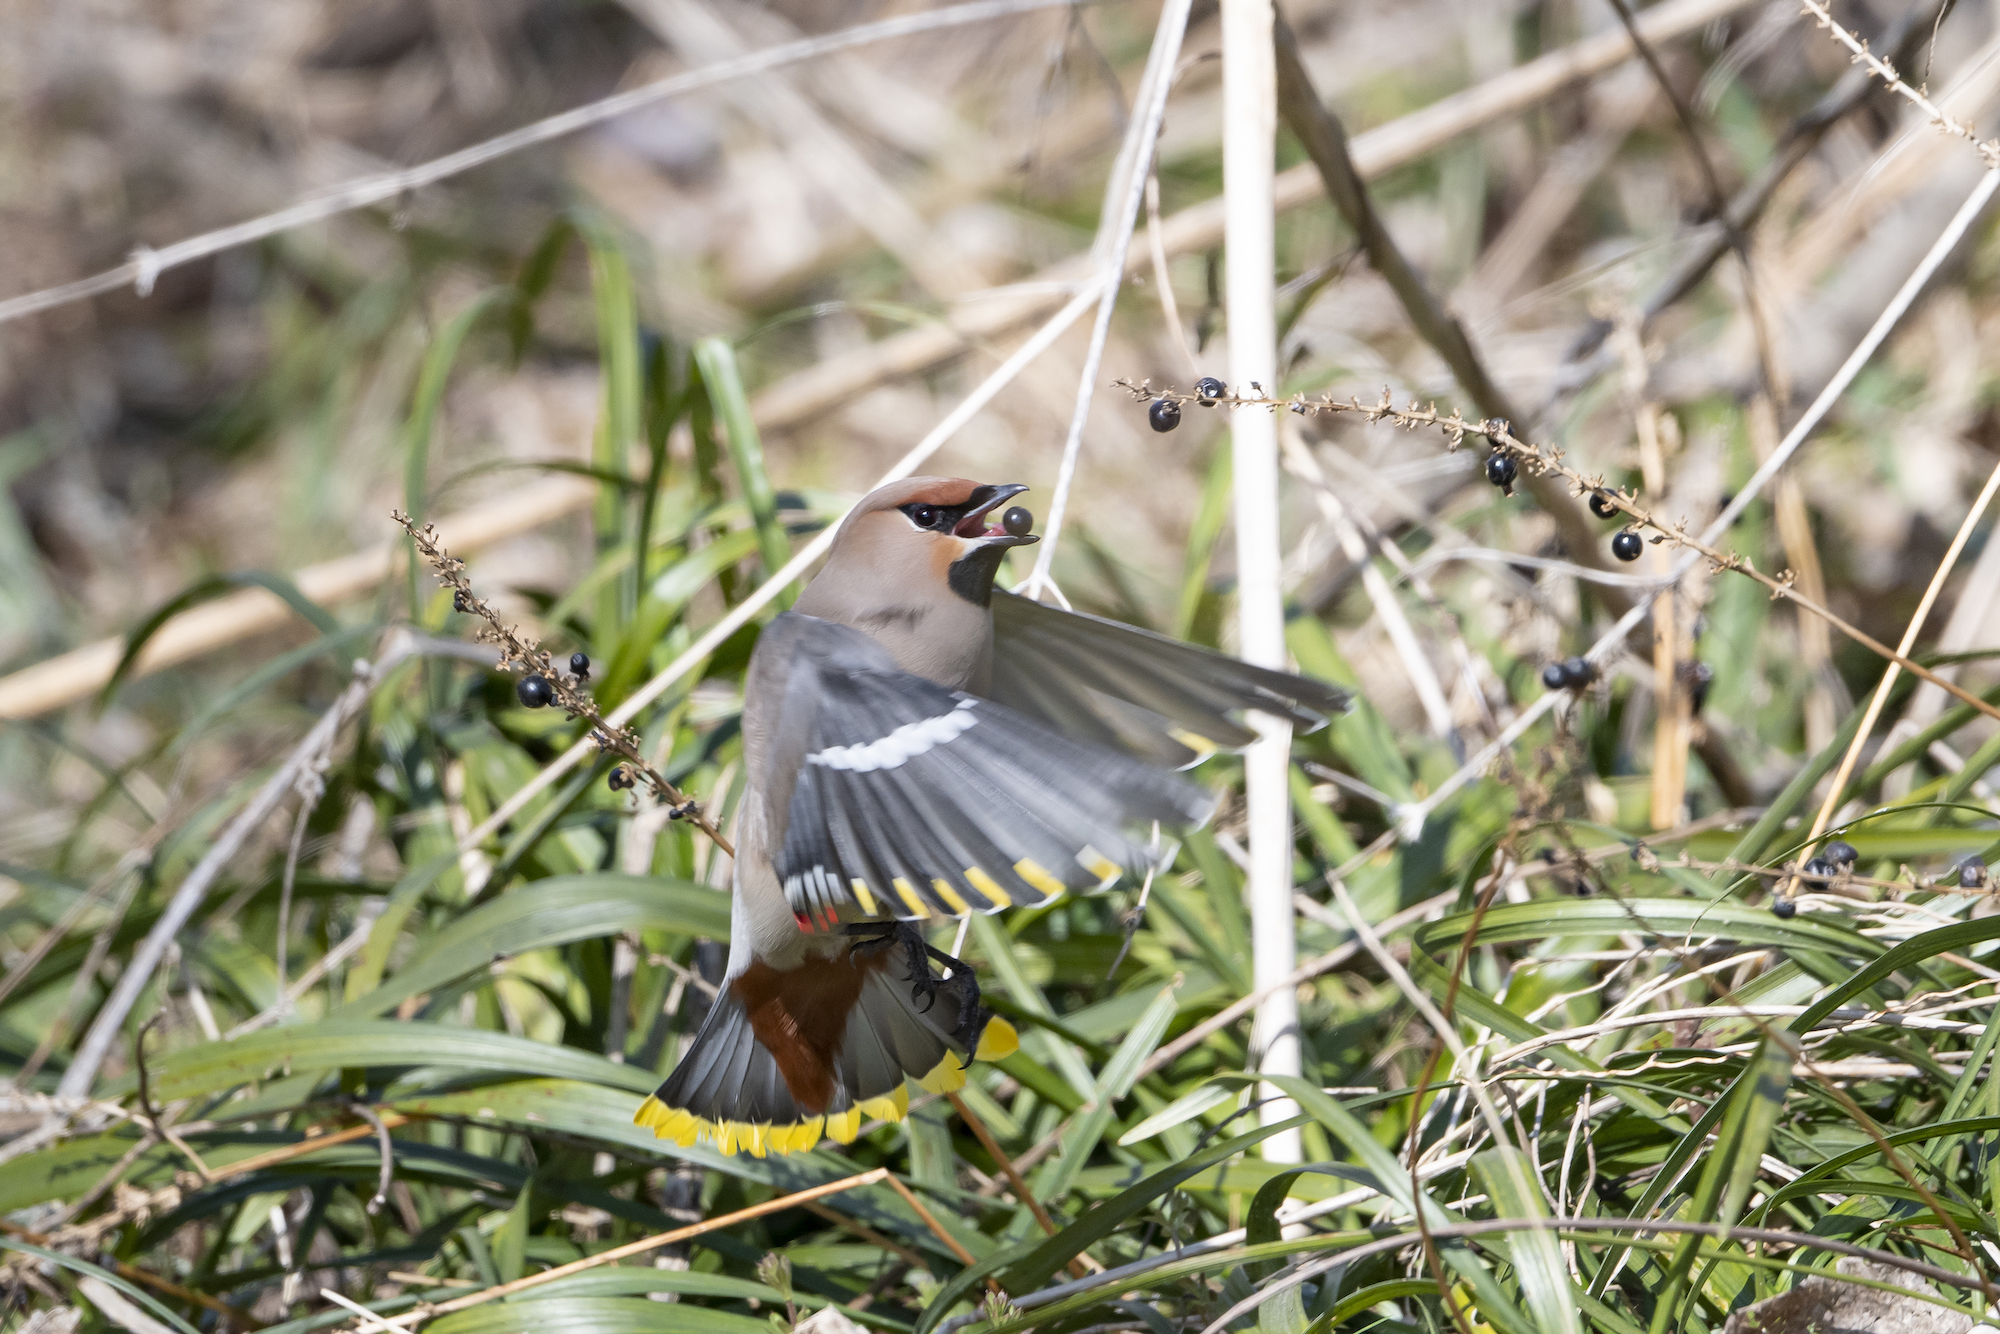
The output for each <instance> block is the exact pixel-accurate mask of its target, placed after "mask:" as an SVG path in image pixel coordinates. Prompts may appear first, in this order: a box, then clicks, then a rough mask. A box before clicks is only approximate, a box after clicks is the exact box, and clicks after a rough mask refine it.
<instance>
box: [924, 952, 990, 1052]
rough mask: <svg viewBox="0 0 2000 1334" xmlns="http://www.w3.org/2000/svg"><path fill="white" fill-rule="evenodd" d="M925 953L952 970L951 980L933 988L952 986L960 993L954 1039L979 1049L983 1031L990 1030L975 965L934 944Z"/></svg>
mask: <svg viewBox="0 0 2000 1334" xmlns="http://www.w3.org/2000/svg"><path fill="white" fill-rule="evenodd" d="M924 953H925V954H927V955H929V956H930V957H931V958H933V959H936V960H937V961H938V962H939V963H941V964H943V965H944V966H945V967H947V968H949V969H951V976H950V977H949V978H947V979H945V981H944V982H943V983H937V982H933V983H932V984H931V985H932V986H933V987H936V986H939V985H944V986H949V987H950V988H951V989H952V990H953V991H955V992H957V993H958V1028H957V1030H956V1031H955V1032H954V1033H953V1035H952V1036H954V1037H956V1038H958V1039H959V1040H960V1041H962V1042H963V1043H965V1045H966V1046H968V1047H970V1046H974V1045H976V1044H977V1041H978V1038H979V1030H980V1029H982V1028H984V1027H985V1026H986V1017H987V1016H986V1008H985V1007H984V1006H982V1005H981V1004H980V1003H979V979H978V978H977V977H976V976H974V975H973V972H972V965H971V964H969V963H967V962H965V960H963V959H954V958H953V957H952V956H951V955H949V954H946V953H945V952H944V951H943V950H941V949H938V948H936V947H935V946H933V945H930V944H926V945H925V946H924ZM924 975H925V976H926V977H928V976H929V975H930V969H929V968H925V969H924Z"/></svg>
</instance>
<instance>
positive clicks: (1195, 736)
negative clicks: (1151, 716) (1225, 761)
mask: <svg viewBox="0 0 2000 1334" xmlns="http://www.w3.org/2000/svg"><path fill="white" fill-rule="evenodd" d="M1167 735H1168V736H1170V737H1172V738H1173V739H1174V740H1176V741H1178V742H1180V743H1181V744H1182V745H1183V746H1186V747H1187V748H1188V749H1189V750H1191V751H1193V752H1194V758H1193V759H1191V760H1189V761H1188V762H1187V764H1186V765H1185V766H1183V767H1185V768H1193V767H1194V766H1195V765H1197V764H1200V763H1201V762H1202V761H1203V760H1205V759H1207V758H1208V757H1209V756H1211V755H1213V754H1215V752H1216V751H1218V750H1220V749H1221V747H1220V746H1218V745H1216V744H1215V743H1214V742H1213V741H1210V740H1209V739H1208V738H1207V737H1205V736H1202V735H1200V734H1199V733H1197V732H1190V731H1188V730H1187V729H1186V728H1184V727H1172V728H1168V729H1167Z"/></svg>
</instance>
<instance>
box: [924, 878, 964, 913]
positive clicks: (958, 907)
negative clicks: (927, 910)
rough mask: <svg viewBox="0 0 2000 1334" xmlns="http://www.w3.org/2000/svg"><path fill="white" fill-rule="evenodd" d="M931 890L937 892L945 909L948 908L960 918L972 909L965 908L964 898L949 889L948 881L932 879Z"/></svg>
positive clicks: (949, 883)
mask: <svg viewBox="0 0 2000 1334" xmlns="http://www.w3.org/2000/svg"><path fill="white" fill-rule="evenodd" d="M931 888H932V889H934V890H936V891H937V896H938V897H939V898H941V899H943V900H944V902H945V906H946V907H947V908H950V909H951V910H952V911H953V912H954V913H957V914H958V915H959V916H960V917H963V916H965V915H966V914H967V913H969V912H971V911H972V909H971V908H970V907H969V906H967V904H966V902H965V896H964V895H962V894H960V893H959V892H958V891H957V890H955V889H953V888H952V887H951V882H950V881H949V880H940V879H937V878H936V877H933V878H932V880H931Z"/></svg>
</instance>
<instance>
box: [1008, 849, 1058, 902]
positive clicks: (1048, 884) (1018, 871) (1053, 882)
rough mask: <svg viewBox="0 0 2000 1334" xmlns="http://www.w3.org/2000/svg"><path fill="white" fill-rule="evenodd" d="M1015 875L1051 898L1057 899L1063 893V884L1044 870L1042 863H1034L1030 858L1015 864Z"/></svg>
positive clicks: (1022, 859)
mask: <svg viewBox="0 0 2000 1334" xmlns="http://www.w3.org/2000/svg"><path fill="white" fill-rule="evenodd" d="M1014 874H1015V875H1018V876H1020V877H1021V878H1022V879H1023V880H1025V881H1027V882H1028V883H1029V884H1031V885H1033V886H1034V887H1035V888H1036V889H1039V890H1041V891H1042V893H1044V894H1046V895H1048V896H1049V897H1050V898H1055V897H1057V896H1058V895H1060V894H1061V893H1062V892H1063V882H1062V881H1060V880H1058V879H1056V878H1055V877H1054V876H1052V875H1050V874H1049V873H1048V872H1047V871H1045V870H1043V869H1042V864H1041V863H1040V862H1038V861H1033V860H1031V859H1030V858H1027V857H1023V858H1021V860H1020V861H1017V862H1015V863H1014Z"/></svg>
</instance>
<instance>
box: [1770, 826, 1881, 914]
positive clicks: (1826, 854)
mask: <svg viewBox="0 0 2000 1334" xmlns="http://www.w3.org/2000/svg"><path fill="white" fill-rule="evenodd" d="M1860 857H1861V854H1860V853H1859V852H1857V851H1855V848H1854V845H1853V844H1852V843H1849V842H1848V841H1847V840H1845V839H1839V838H1837V839H1835V840H1833V842H1831V843H1828V844H1826V845H1825V846H1823V847H1822V848H1820V850H1819V853H1818V855H1817V856H1814V857H1810V858H1808V859H1807V860H1806V864H1805V865H1804V866H1801V867H1800V868H1799V874H1798V883H1799V884H1801V885H1804V886H1806V887H1807V888H1809V889H1825V888H1826V887H1827V886H1828V885H1829V884H1831V883H1832V882H1833V881H1835V880H1837V879H1839V878H1840V877H1842V876H1851V875H1853V874H1854V863H1855V862H1856V861H1858V860H1859V859H1860ZM1798 911H1799V905H1798V903H1797V901H1796V900H1794V899H1793V898H1792V897H1791V895H1789V894H1786V893H1783V892H1780V893H1779V894H1778V896H1777V897H1776V898H1774V899H1772V900H1771V912H1772V914H1773V915H1774V916H1777V917H1794V916H1797V914H1798Z"/></svg>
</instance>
